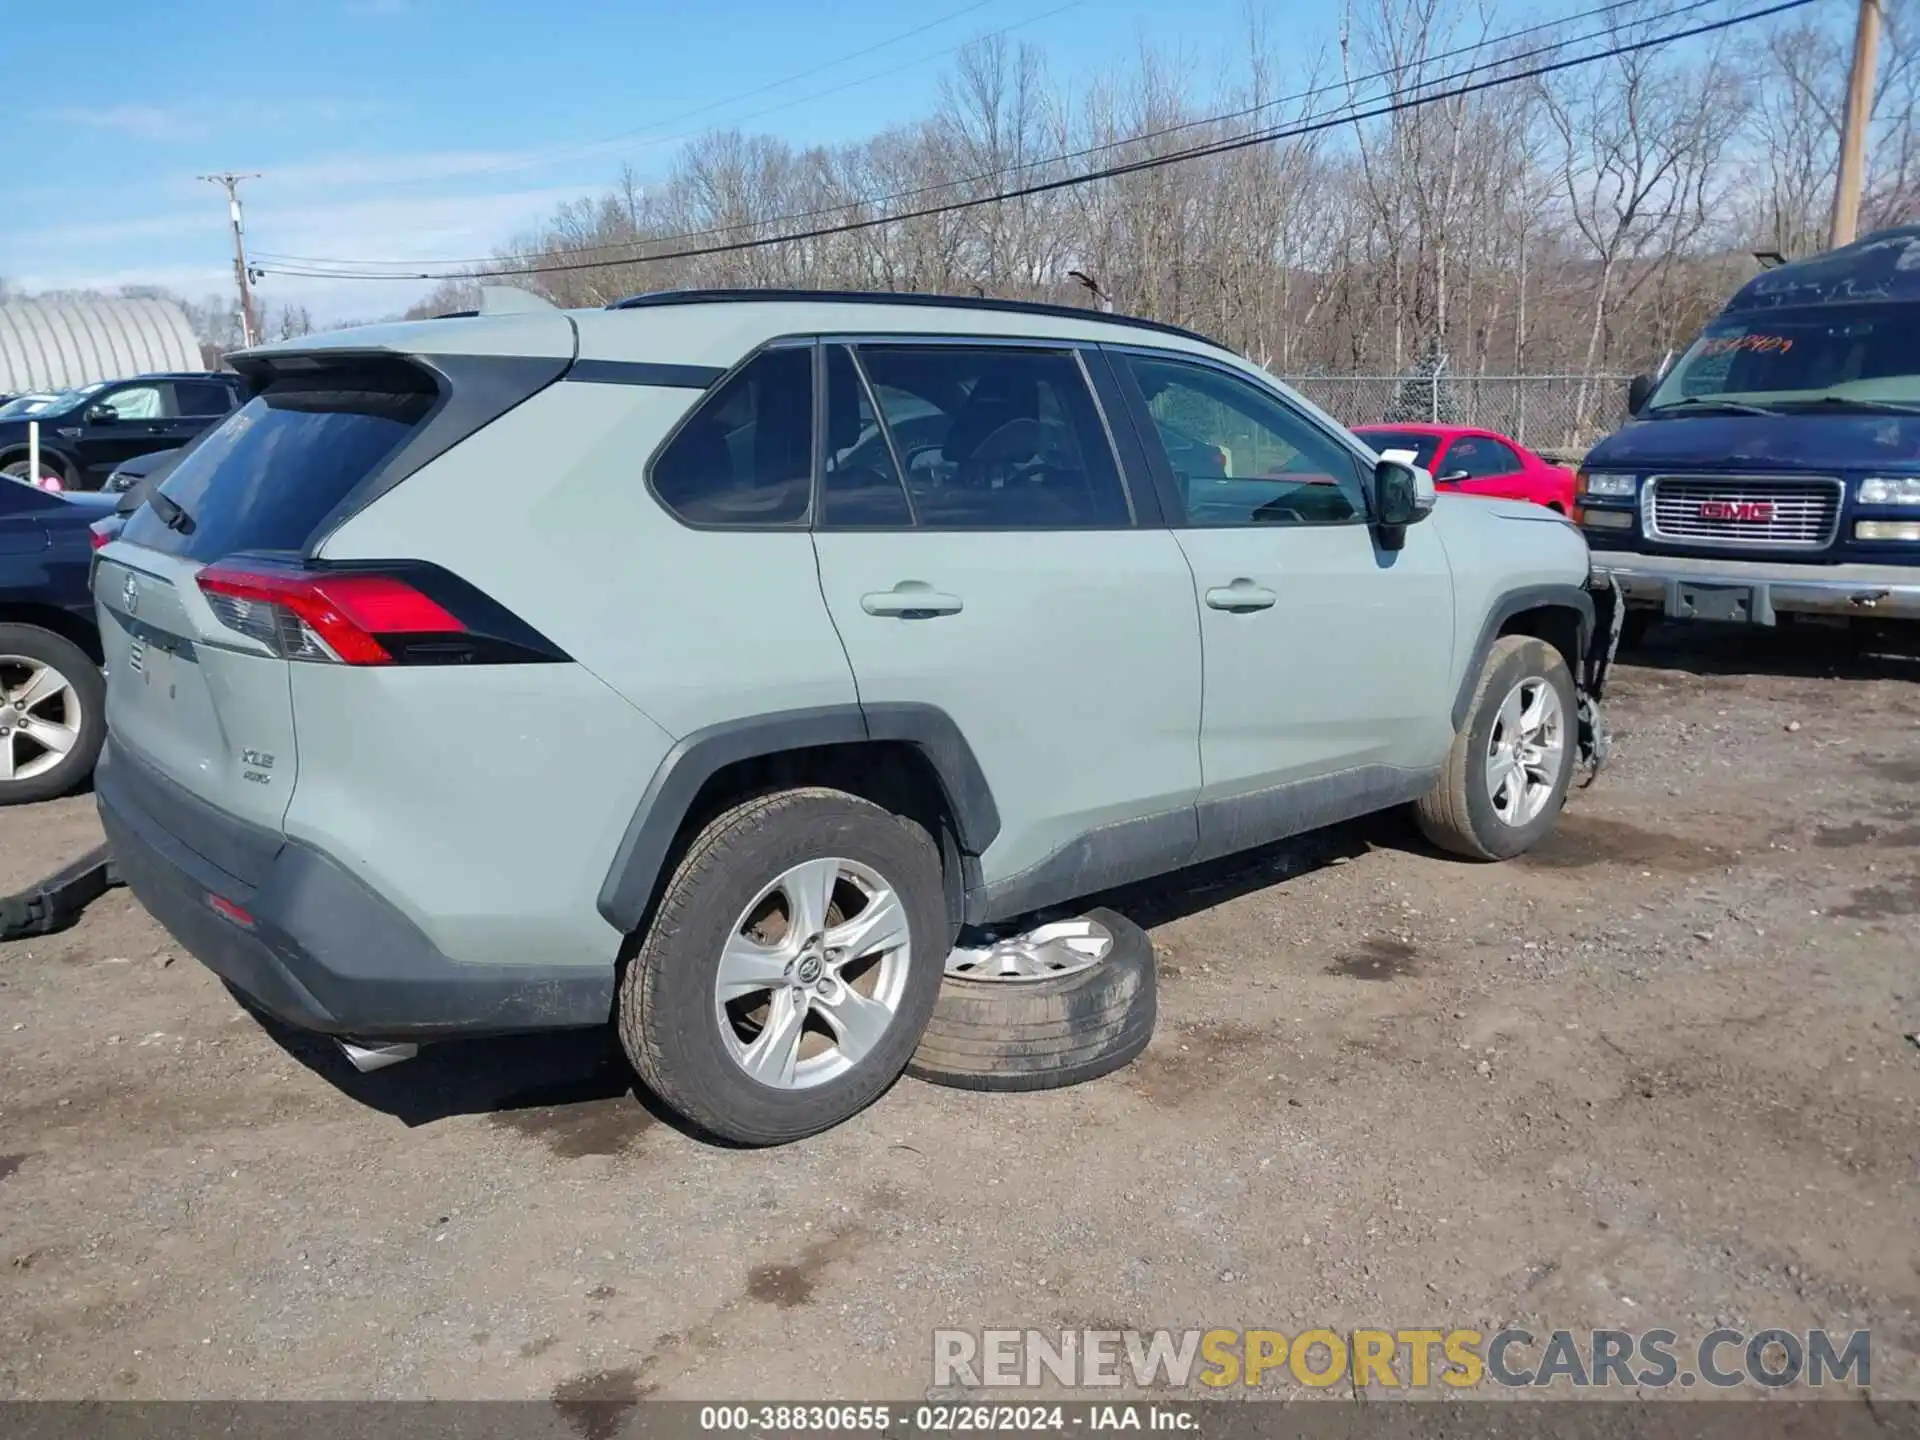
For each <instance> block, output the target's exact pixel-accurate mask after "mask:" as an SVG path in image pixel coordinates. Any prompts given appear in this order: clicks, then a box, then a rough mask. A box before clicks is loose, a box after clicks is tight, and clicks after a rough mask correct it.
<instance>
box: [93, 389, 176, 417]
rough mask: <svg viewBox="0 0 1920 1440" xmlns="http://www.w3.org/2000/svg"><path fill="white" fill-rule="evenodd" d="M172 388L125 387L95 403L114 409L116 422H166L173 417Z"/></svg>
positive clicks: (111, 391) (109, 393)
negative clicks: (169, 392) (170, 391)
mask: <svg viewBox="0 0 1920 1440" xmlns="http://www.w3.org/2000/svg"><path fill="white" fill-rule="evenodd" d="M170 388H171V387H169V386H165V385H125V386H122V387H121V388H120V389H118V390H109V391H108V392H107V393H106V394H105V395H102V396H101V397H100V398H99V399H98V400H96V401H95V402H94V404H96V405H106V406H109V407H111V408H112V410H113V413H114V417H115V419H116V420H166V419H170V418H171V417H172V415H173V413H174V412H173V407H172V403H171V402H172V399H173V397H172V396H171V395H170V394H168V393H167V392H168V390H169V389H170Z"/></svg>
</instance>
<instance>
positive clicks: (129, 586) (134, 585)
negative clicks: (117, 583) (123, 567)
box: [120, 575, 140, 615]
mask: <svg viewBox="0 0 1920 1440" xmlns="http://www.w3.org/2000/svg"><path fill="white" fill-rule="evenodd" d="M120 598H121V599H122V600H124V601H126V603H127V613H128V614H129V615H131V614H132V613H133V612H134V611H135V610H137V609H139V608H140V582H139V581H137V580H135V579H134V578H133V576H131V575H129V576H127V583H126V584H125V585H124V586H122V587H121V590H120Z"/></svg>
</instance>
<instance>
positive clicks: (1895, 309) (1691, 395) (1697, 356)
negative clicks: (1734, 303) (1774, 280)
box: [1643, 303, 1920, 415]
mask: <svg viewBox="0 0 1920 1440" xmlns="http://www.w3.org/2000/svg"><path fill="white" fill-rule="evenodd" d="M1848 401H1857V402H1860V403H1861V404H1862V405H1863V406H1865V405H1867V404H1869V403H1871V402H1882V403H1885V402H1893V403H1896V404H1915V403H1920V304H1912V303H1908V304H1893V305H1834V306H1821V307H1807V308H1804V309H1792V310H1776V311H1772V312H1770V313H1768V314H1764V315H1741V316H1738V317H1731V318H1727V319H1722V320H1716V321H1715V322H1714V323H1713V324H1711V325H1709V326H1708V327H1707V328H1706V329H1705V330H1704V331H1703V332H1702V333H1701V335H1700V338H1699V339H1698V340H1696V341H1694V342H1693V344H1692V345H1691V346H1690V347H1688V350H1687V353H1686V354H1684V355H1682V356H1681V357H1680V359H1679V361H1678V362H1677V363H1676V364H1675V365H1674V367H1673V369H1672V370H1671V371H1669V372H1668V374H1667V377H1666V379H1664V380H1663V381H1661V382H1660V388H1659V389H1658V390H1656V391H1654V393H1653V395H1652V397H1651V398H1650V399H1649V401H1648V404H1647V408H1646V410H1645V411H1644V412H1643V413H1645V414H1649V415H1655V414H1659V413H1661V412H1662V411H1667V412H1670V413H1674V414H1685V413H1687V412H1688V411H1690V410H1702V409H1706V408H1708V407H1709V406H1710V405H1711V404H1713V403H1716V402H1728V403H1739V404H1745V405H1762V406H1766V407H1768V408H1769V409H1792V408H1796V407H1798V406H1801V405H1807V404H1814V405H1831V406H1832V407H1833V408H1835V409H1840V408H1843V407H1844V404H1845V403H1846V402H1848Z"/></svg>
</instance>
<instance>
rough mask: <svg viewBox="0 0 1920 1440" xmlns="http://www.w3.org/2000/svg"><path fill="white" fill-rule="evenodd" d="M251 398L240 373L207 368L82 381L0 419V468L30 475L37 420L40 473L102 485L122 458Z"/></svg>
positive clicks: (178, 439)
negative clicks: (30, 434)
mask: <svg viewBox="0 0 1920 1440" xmlns="http://www.w3.org/2000/svg"><path fill="white" fill-rule="evenodd" d="M246 398H247V397H246V382H245V381H244V380H242V379H241V378H240V377H239V376H238V375H226V374H217V373H212V372H207V371H199V372H193V373H187V374H178V375H139V376H135V377H134V378H132V379H130V380H106V381H101V382H99V383H98V384H94V385H83V386H81V387H80V388H79V389H77V390H69V391H67V392H66V393H65V394H63V395H61V396H59V397H58V398H57V399H55V400H54V401H52V402H51V403H50V404H48V405H47V406H46V407H45V408H43V409H39V410H35V411H34V412H33V413H32V414H31V415H19V416H14V417H11V418H7V419H0V475H9V476H12V477H13V478H15V479H30V478H32V477H31V476H29V474H28V441H27V426H28V425H29V423H31V422H33V421H38V422H39V424H40V474H41V477H42V478H51V479H53V480H57V481H58V482H59V483H60V486H61V487H62V488H63V489H67V490H98V489H99V488H100V486H101V484H102V483H103V482H104V481H105V480H106V478H107V476H108V475H109V474H110V473H111V472H112V470H113V468H114V467H115V466H116V465H118V464H120V462H121V461H123V460H130V459H132V458H133V457H134V456H136V455H144V454H146V453H147V452H148V451H150V450H171V449H173V448H175V447H176V446H180V445H184V444H186V443H187V442H188V441H189V440H191V439H193V438H194V437H195V436H196V435H198V434H200V432H201V431H203V430H205V429H206V428H207V427H208V426H210V425H213V424H215V423H217V422H218V421H220V420H221V419H223V418H225V417H226V416H227V415H230V414H232V413H233V412H234V411H235V410H237V409H239V407H240V405H241V404H242V403H243V402H244V401H245V400H246Z"/></svg>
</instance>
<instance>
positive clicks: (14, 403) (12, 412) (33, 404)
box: [0, 380, 107, 420]
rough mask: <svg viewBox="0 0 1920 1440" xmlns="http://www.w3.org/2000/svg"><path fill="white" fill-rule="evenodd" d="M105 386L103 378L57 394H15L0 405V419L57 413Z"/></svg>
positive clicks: (16, 418)
mask: <svg viewBox="0 0 1920 1440" xmlns="http://www.w3.org/2000/svg"><path fill="white" fill-rule="evenodd" d="M106 388H107V382H106V381H105V380H96V381H94V382H93V384H91V385H81V386H78V387H76V388H75V389H72V390H62V391H61V392H60V393H59V394H57V395H16V396H14V397H13V399H11V400H9V401H8V402H7V403H6V404H5V405H0V420H18V419H21V418H22V417H24V416H28V415H57V414H59V413H60V412H61V411H63V410H71V409H72V408H73V407H74V406H75V405H78V404H79V403H80V402H81V401H82V400H84V399H86V398H87V396H89V395H93V394H97V393H98V392H99V391H102V390H104V389H106Z"/></svg>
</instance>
